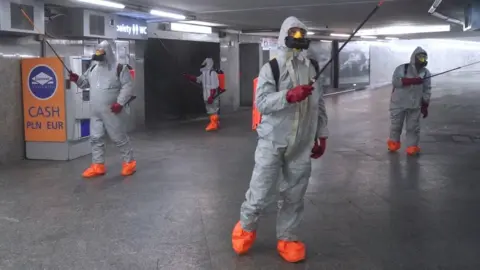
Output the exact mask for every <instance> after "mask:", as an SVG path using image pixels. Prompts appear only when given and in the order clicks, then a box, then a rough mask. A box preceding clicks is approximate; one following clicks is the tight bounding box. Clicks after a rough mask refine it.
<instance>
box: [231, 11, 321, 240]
mask: <svg viewBox="0 0 480 270" xmlns="http://www.w3.org/2000/svg"><path fill="white" fill-rule="evenodd" d="M293 27H299V28H302V29H305V30H307V28H306V26H305V25H304V24H303V23H302V22H300V21H299V20H298V19H297V18H295V17H289V18H287V19H286V20H285V21H284V23H283V24H282V27H281V30H280V36H279V38H278V45H279V47H280V48H279V54H278V56H277V61H278V65H279V70H280V77H279V82H278V91H277V90H276V85H275V80H274V77H273V74H272V70H271V68H270V65H269V64H268V63H267V64H265V65H264V66H263V67H262V69H261V70H260V74H259V77H258V86H257V91H256V106H257V108H258V110H259V112H260V113H261V114H262V121H261V123H260V125H259V126H258V128H257V132H258V137H259V139H258V144H257V149H256V151H255V167H254V170H253V173H252V178H251V181H250V188H249V189H248V191H247V193H246V200H245V202H244V203H243V204H242V207H241V213H240V224H241V226H242V228H243V229H244V230H246V231H255V230H256V229H257V221H258V218H259V216H260V214H261V213H262V211H263V210H264V209H265V208H266V207H267V206H268V204H269V203H271V202H274V200H275V197H276V193H277V187H278V181H279V178H280V172H281V173H282V175H283V180H282V183H281V185H280V198H279V199H280V200H281V201H282V203H281V207H280V209H279V211H278V217H277V238H278V239H279V240H284V241H297V240H298V239H297V229H298V226H299V224H300V221H301V219H302V214H303V207H304V202H303V197H304V195H305V191H306V190H307V186H308V181H309V178H310V173H311V159H310V155H311V150H312V147H313V142H314V140H316V139H317V138H319V137H328V129H327V121H328V119H327V114H326V110H325V103H324V100H323V87H322V83H321V82H320V81H321V80H317V83H316V84H315V85H314V87H315V89H314V90H313V92H312V95H311V96H309V97H308V98H307V99H305V100H304V101H302V102H299V103H294V104H289V103H288V102H287V99H286V95H287V92H288V90H289V89H292V88H294V87H295V86H297V85H305V84H308V83H309V80H310V78H312V77H314V76H315V74H316V72H315V68H314V66H313V65H312V64H311V62H310V60H309V59H308V58H307V57H306V52H305V51H301V52H294V51H293V49H289V48H287V47H286V46H285V37H287V36H288V30H289V29H290V28H293Z"/></svg>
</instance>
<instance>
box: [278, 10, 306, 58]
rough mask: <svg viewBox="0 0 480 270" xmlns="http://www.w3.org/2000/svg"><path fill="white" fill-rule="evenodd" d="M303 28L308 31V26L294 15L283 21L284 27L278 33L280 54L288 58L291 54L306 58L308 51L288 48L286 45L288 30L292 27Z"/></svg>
mask: <svg viewBox="0 0 480 270" xmlns="http://www.w3.org/2000/svg"><path fill="white" fill-rule="evenodd" d="M294 27H297V28H301V29H304V30H305V31H308V28H307V26H306V25H305V24H304V23H302V22H301V21H300V20H299V19H297V18H296V17H294V16H290V17H288V18H286V19H285V21H283V23H282V27H281V28H280V33H279V35H278V49H279V55H280V56H284V57H286V58H288V56H289V55H292V56H293V55H295V56H297V58H298V59H300V60H304V59H306V56H307V52H306V51H295V50H294V49H290V48H287V46H286V45H285V38H286V37H287V36H288V30H290V28H294Z"/></svg>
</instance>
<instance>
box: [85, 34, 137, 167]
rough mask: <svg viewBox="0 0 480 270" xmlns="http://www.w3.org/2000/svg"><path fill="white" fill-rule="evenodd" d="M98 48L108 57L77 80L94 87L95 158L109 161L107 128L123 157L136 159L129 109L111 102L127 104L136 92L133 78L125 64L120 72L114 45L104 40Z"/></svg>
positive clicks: (92, 134)
mask: <svg viewBox="0 0 480 270" xmlns="http://www.w3.org/2000/svg"><path fill="white" fill-rule="evenodd" d="M98 49H103V50H104V51H105V52H106V60H105V61H102V62H98V63H96V66H95V67H94V68H93V69H92V68H89V69H88V70H87V71H86V72H85V73H84V74H83V75H82V76H80V78H79V79H78V81H77V85H78V87H80V88H82V89H86V88H90V105H91V107H90V108H91V117H90V141H91V144H92V162H93V163H94V164H103V163H105V131H106V132H107V133H108V135H109V136H110V138H111V139H112V141H113V142H114V143H115V145H116V146H117V147H118V148H119V149H120V152H121V154H122V158H123V161H124V162H125V163H129V162H131V161H133V150H132V147H131V146H130V139H129V137H128V135H127V131H126V125H127V122H126V112H125V109H123V110H122V111H121V112H120V113H118V114H115V113H113V112H112V111H111V108H110V107H111V105H112V104H113V103H115V102H117V103H118V104H120V105H122V106H125V105H126V103H127V102H128V101H129V100H130V98H131V97H132V96H133V80H132V76H131V75H130V71H129V70H128V68H127V67H125V66H124V68H123V70H122V71H121V72H120V76H117V60H116V57H115V54H114V53H113V50H112V47H111V46H110V44H108V42H107V41H102V42H101V43H100V44H99V45H98Z"/></svg>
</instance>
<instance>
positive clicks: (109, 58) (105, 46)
mask: <svg viewBox="0 0 480 270" xmlns="http://www.w3.org/2000/svg"><path fill="white" fill-rule="evenodd" d="M97 48H98V49H102V50H104V51H105V64H106V65H108V66H109V67H110V68H112V67H116V66H117V65H116V63H117V57H116V56H115V53H114V52H113V49H112V46H110V44H109V43H108V41H106V40H104V41H102V42H100V44H98V47H97ZM98 64H99V65H102V64H103V63H100V62H99V63H98Z"/></svg>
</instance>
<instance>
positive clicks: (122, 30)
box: [116, 16, 148, 39]
mask: <svg viewBox="0 0 480 270" xmlns="http://www.w3.org/2000/svg"><path fill="white" fill-rule="evenodd" d="M116 27H117V37H118V38H123V39H148V34H147V22H146V21H144V20H139V19H134V18H128V17H123V16H118V18H117V26H116Z"/></svg>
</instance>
